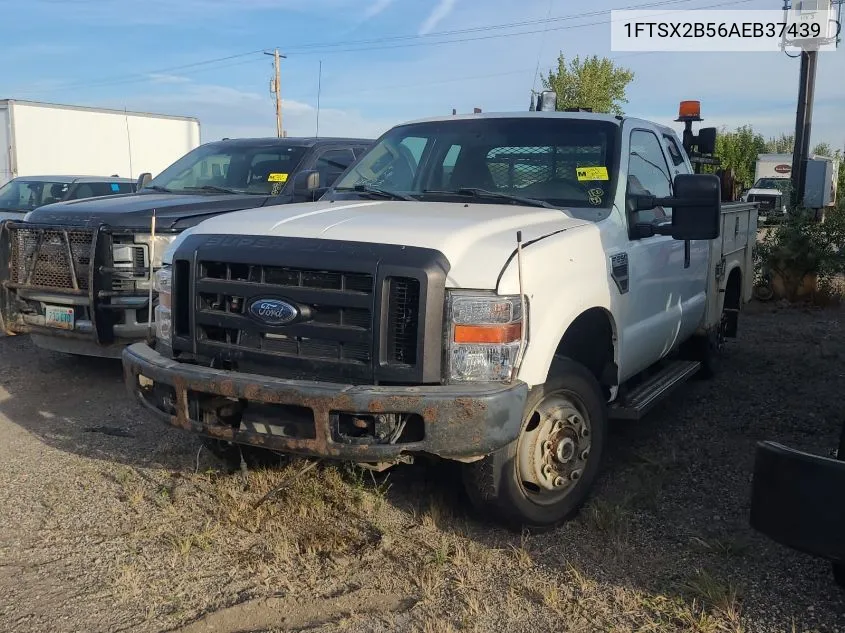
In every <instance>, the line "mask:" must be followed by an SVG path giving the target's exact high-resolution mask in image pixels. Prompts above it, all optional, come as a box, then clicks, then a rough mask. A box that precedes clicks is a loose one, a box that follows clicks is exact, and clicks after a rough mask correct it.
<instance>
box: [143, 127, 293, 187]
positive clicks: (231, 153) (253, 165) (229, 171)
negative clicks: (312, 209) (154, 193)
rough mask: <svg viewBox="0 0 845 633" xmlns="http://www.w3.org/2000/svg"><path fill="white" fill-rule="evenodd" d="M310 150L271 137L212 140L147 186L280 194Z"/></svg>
mask: <svg viewBox="0 0 845 633" xmlns="http://www.w3.org/2000/svg"><path fill="white" fill-rule="evenodd" d="M306 151H307V148H306V147H303V146H299V145H287V144H281V143H278V142H267V141H263V142H259V143H256V144H254V145H248V144H245V143H209V144H207V145H201V146H200V147H197V148H196V149H194V150H192V151H190V152H188V153H187V154H185V155H184V156H183V157H182V158H180V159H179V160H177V161H176V162H175V163H173V164H172V165H171V166H170V167H168V168H167V169H165V170H164V171H163V172H161V173H160V174H159V175H158V176H156V177H155V178H153V179H152V180H151V181H150V182H149V183H148V184H147V186H146V189H153V190H159V191H162V190H166V191H170V192H173V193H197V192H200V193H201V192H203V191H207V192H208V193H226V192H227V191H228V192H232V193H250V194H256V195H265V196H276V195H279V194H280V193H281V192H282V189H283V188H284V187H285V184H286V183H287V182H288V179H289V176H291V175H292V174H293V173H294V171H295V170H296V168H297V166H298V165H299V163H300V162H301V161H302V158H303V156H305V152H306ZM290 180H293V179H292V178H290Z"/></svg>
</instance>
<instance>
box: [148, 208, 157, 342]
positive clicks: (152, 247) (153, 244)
mask: <svg viewBox="0 0 845 633" xmlns="http://www.w3.org/2000/svg"><path fill="white" fill-rule="evenodd" d="M155 254H156V210H155V209H153V219H152V220H151V221H150V294H149V297H148V302H149V305H148V306H147V307H148V316H147V335H148V336H149V337H150V338H151V339H152V338H153V261H155Z"/></svg>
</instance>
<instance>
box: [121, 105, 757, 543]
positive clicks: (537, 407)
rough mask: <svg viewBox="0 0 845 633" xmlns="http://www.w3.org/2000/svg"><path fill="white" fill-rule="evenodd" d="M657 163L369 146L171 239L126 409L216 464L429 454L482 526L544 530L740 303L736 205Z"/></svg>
mask: <svg viewBox="0 0 845 633" xmlns="http://www.w3.org/2000/svg"><path fill="white" fill-rule="evenodd" d="M683 147H684V146H683V145H682V143H681V142H680V140H679V139H678V136H677V135H676V134H675V132H674V131H673V130H672V129H670V128H667V127H664V126H661V125H658V124H656V123H653V122H650V121H645V120H641V119H634V118H624V117H616V116H611V115H604V114H593V113H588V112H566V113H564V112H549V111H545V109H541V110H540V111H537V112H524V113H504V114H496V113H493V114H474V115H466V116H452V117H444V118H435V119H427V120H423V121H417V122H412V123H407V124H403V125H399V126H397V127H394V128H393V129H391V130H389V131H388V132H386V133H385V134H384V135H383V136H382V137H381V138H380V139H379V140H378V141H377V142H376V143H375V144H374V145H373V147H372V148H371V149H370V150H369V151H368V152H366V153H365V154H364V155H363V156H362V157H361V158H360V159H358V160H357V161H356V162H355V163H354V164H353V165H352V166H351V167H350V169H349V170H348V171H347V172H346V173H345V174H344V175H343V176H342V177H341V178H340V179H338V181H337V182H336V183H335V185H334V186H333V187H332V188H331V189H330V190H329V191H328V192H327V193H326V194H325V195H324V196H323V197H322V198H321V199H320V200H319V201H317V202H314V203H307V204H300V205H289V206H286V207H283V206H275V207H270V208H267V207H265V208H263V209H258V210H249V211H241V212H238V213H233V214H228V215H226V216H220V217H218V218H212V219H210V220H206V221H204V222H202V223H201V224H198V225H197V226H195V227H193V228H191V229H189V230H187V231H185V232H183V233H182V234H181V235H180V236H179V237H177V238H176V240H174V242H173V243H172V244H171V245H170V246H169V248H168V251H167V253H166V255H165V258H164V265H163V267H162V270H161V271H160V272H159V274H158V277H157V281H156V283H157V285H158V288H159V292H160V295H159V296H160V297H161V298H162V300H161V301H160V303H159V307H158V310H159V312H158V316H157V317H156V324H157V326H158V327H157V334H156V340H155V341H154V342H152V341H151V342H148V343H137V344H134V345H131V346H129V347H127V348H126V349H125V350H124V353H123V364H124V376H125V379H126V383H127V387H128V389H129V390H130V392H131V393H133V394H134V396H135V398H136V399H137V401H138V403H139V405H141V406H142V407H144V408H145V409H147V410H148V411H150V412H151V413H153V414H155V415H156V416H157V417H158V418H160V419H161V420H163V421H166V422H167V423H170V424H172V425H175V426H177V427H179V428H182V429H186V430H189V431H192V432H194V433H197V434H199V435H200V436H202V437H203V438H205V441H206V443H207V445H208V446H210V447H212V449H213V450H216V451H218V452H219V453H220V454H226V451H227V450H228V449H229V448H232V447H235V448H236V449H238V450H240V449H243V450H248V449H249V448H250V447H263V448H269V449H272V450H274V451H280V452H287V453H296V454H301V455H306V456H320V457H325V458H334V459H343V460H349V461H354V462H357V463H360V464H365V465H367V466H369V467H372V468H386V467H390V466H391V465H393V464H396V463H399V462H405V461H409V460H413V459H418V458H424V457H426V456H432V455H435V456H438V457H440V458H443V459H448V460H454V461H458V462H461V463H462V464H463V468H464V484H465V486H466V489H467V491H468V492H469V494H470V496H471V498H472V499H473V501H474V503H476V504H477V505H478V506H479V507H480V508H481V509H482V510H485V511H488V512H489V513H490V514H491V515H492V516H494V517H495V518H496V519H498V520H501V521H502V522H504V523H506V524H509V525H513V526H521V527H525V526H527V527H548V526H550V525H554V524H557V523H559V522H561V521H563V520H565V519H566V518H568V517H570V516H571V515H572V514H573V513H574V512H575V511H576V510H577V508H578V507H579V506H580V505H581V504H582V503H583V502H584V500H585V499H586V496H587V494H588V492H589V490H590V487H591V486H592V484H593V482H594V481H595V478H596V476H597V473H598V472H599V468H600V464H601V460H602V455H603V452H604V445H605V441H606V435H607V423H608V419H609V418H619V419H625V420H631V421H633V420H636V419H639V418H640V417H641V416H643V415H644V414H645V413H646V412H647V411H648V410H650V409H651V408H652V407H653V406H654V405H655V404H656V403H657V402H659V401H660V399H661V398H662V397H663V396H665V395H666V394H667V393H669V392H670V391H671V390H672V389H674V388H675V387H676V386H678V385H680V384H681V383H683V381H684V380H686V379H688V378H690V377H692V376H693V375H697V374H701V373H704V374H706V373H707V372H709V371H711V370H713V369H714V368H715V364H714V362H713V359H714V358H715V356H716V355H717V354H718V351H719V350H720V349H721V346H722V345H723V344H724V341H725V338H729V337H731V336H736V331H737V330H736V324H737V320H736V317H737V315H738V313H739V310H740V307H741V305H742V304H743V303H744V302H746V301H748V300H750V298H751V276H752V275H751V268H750V266H751V264H750V262H751V246H752V245H753V244H754V241H755V239H756V207H755V206H754V205H743V204H739V205H724V206H722V205H721V202H720V199H721V195H720V194H721V189H720V183H719V180H718V178H717V177H716V176H712V175H697V174H693V173H692V167H691V164H690V161H689V158H688V156H687V154H686V153H685V151H684V149H683Z"/></svg>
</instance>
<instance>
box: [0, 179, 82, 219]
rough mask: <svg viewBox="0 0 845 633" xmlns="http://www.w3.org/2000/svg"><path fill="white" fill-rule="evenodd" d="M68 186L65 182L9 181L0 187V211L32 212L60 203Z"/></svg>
mask: <svg viewBox="0 0 845 633" xmlns="http://www.w3.org/2000/svg"><path fill="white" fill-rule="evenodd" d="M69 188H70V185H69V184H68V183H66V182H50V181H46V182H45V181H36V180H26V179H20V178H18V179H15V180H10V181H9V182H7V183H6V184H5V185H3V186H2V187H0V209H4V210H6V211H32V210H33V209H35V208H36V207H40V206H42V205H45V204H52V203H53V202H61V201H62V200H63V199H64V197H65V196H66V195H67V192H68V189H69Z"/></svg>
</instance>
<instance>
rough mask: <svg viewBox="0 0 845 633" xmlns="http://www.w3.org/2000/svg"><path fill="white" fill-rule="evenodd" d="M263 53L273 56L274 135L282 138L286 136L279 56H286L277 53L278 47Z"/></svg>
mask: <svg viewBox="0 0 845 633" xmlns="http://www.w3.org/2000/svg"><path fill="white" fill-rule="evenodd" d="M264 54H265V55H272V56H273V68H274V70H275V72H276V76H275V78H274V79H273V93H275V95H276V136H277V137H279V138H282V137H283V136H287V134H285V130H284V128H283V127H282V87H281V69H280V68H279V66H280V64H279V58H285V59H287V57H286V56H285V55H281V54H279V49H278V48H277V49H275V50H274V51H273V52H272V53H267V52H265V53H264Z"/></svg>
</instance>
